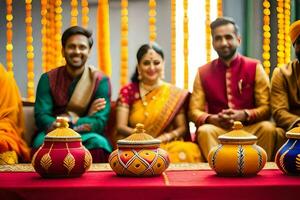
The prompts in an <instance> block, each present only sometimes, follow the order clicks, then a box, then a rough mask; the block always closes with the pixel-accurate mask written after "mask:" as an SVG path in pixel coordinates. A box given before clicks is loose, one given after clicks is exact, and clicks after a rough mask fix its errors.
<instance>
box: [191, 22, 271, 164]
mask: <svg viewBox="0 0 300 200" xmlns="http://www.w3.org/2000/svg"><path fill="white" fill-rule="evenodd" d="M210 27H211V31H212V45H213V47H214V49H215V51H216V52H217V53H218V55H219V58H218V59H215V60H213V61H211V62H209V63H207V64H205V65H203V66H201V67H199V70H198V73H197V75H196V78H195V81H194V89H193V93H192V96H191V100H190V105H189V118H190V120H191V121H193V122H194V123H195V124H196V127H197V133H196V135H197V142H198V144H199V146H200V149H201V151H202V153H203V156H204V157H205V158H206V159H207V155H208V153H209V151H210V149H211V148H212V147H214V146H216V145H217V144H218V136H219V135H222V134H224V133H226V132H228V131H230V130H231V128H232V125H233V122H234V121H241V122H242V123H243V125H244V130H245V131H247V132H250V133H252V134H254V135H256V136H257V138H258V142H257V143H258V145H260V146H261V147H263V148H264V149H265V150H266V152H267V154H268V158H269V160H270V159H271V158H272V153H273V149H274V143H275V140H276V128H275V126H274V125H273V124H272V123H271V122H269V121H268V120H269V118H270V83H269V78H268V76H267V74H266V73H265V71H264V69H263V67H262V65H261V64H260V62H259V61H258V60H254V59H251V58H247V57H245V56H242V55H240V54H239V53H238V52H237V48H238V46H239V45H240V43H241V38H240V35H239V33H238V27H237V25H236V24H235V22H234V21H233V20H232V19H230V18H226V17H223V18H218V19H216V20H215V21H213V22H212V23H211V25H210Z"/></svg>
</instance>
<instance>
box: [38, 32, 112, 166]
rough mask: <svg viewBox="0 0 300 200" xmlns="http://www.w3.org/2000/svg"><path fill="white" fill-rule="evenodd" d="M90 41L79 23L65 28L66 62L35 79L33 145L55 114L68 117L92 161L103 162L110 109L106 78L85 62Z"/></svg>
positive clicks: (41, 138) (108, 148) (50, 126)
mask: <svg viewBox="0 0 300 200" xmlns="http://www.w3.org/2000/svg"><path fill="white" fill-rule="evenodd" d="M92 45H93V39H92V33H91V32H90V31H88V30H86V29H84V28H82V27H79V26H73V27H70V28H68V29H67V30H66V31H65V32H64V33H63V35H62V55H63V56H64V58H65V61H66V65H65V66H61V67H58V68H56V69H53V70H51V71H49V72H47V73H44V74H43V75H42V76H41V78H40V80H39V83H38V87H37V93H36V102H35V108H34V112H35V121H36V126H37V128H38V130H39V131H38V134H37V135H36V137H35V138H34V141H33V148H38V147H39V146H41V145H42V144H43V142H44V138H45V135H46V134H47V133H48V132H49V131H51V130H53V129H54V128H55V127H56V117H58V116H64V117H67V118H68V119H69V123H70V127H71V128H73V129H74V130H75V131H77V132H78V133H80V134H81V137H82V141H83V145H84V146H85V147H86V148H87V149H89V150H90V152H91V154H92V156H93V160H94V162H106V161H107V155H108V154H109V153H110V152H111V150H112V147H111V145H110V143H109V141H108V139H107V138H106V137H105V135H104V129H105V126H106V123H107V120H108V117H109V112H110V94H111V88H110V81H109V79H108V77H106V76H105V75H104V74H102V73H101V72H100V71H98V70H96V69H95V68H93V67H92V66H88V65H86V61H87V59H88V57H89V54H90V50H91V48H92Z"/></svg>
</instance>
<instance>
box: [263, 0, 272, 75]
mask: <svg viewBox="0 0 300 200" xmlns="http://www.w3.org/2000/svg"><path fill="white" fill-rule="evenodd" d="M263 8H264V10H263V14H264V16H263V54H262V57H263V66H264V69H265V71H266V73H267V74H268V75H269V74H270V67H271V63H270V41H271V40H270V38H271V27H270V14H271V11H270V2H269V0H264V1H263Z"/></svg>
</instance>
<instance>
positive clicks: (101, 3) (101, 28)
mask: <svg viewBox="0 0 300 200" xmlns="http://www.w3.org/2000/svg"><path fill="white" fill-rule="evenodd" d="M97 44H98V45H97V46H98V48H97V51H98V65H99V68H100V69H101V70H102V71H103V72H104V73H105V74H106V75H108V76H111V56H110V32H109V5H108V0H98V10H97Z"/></svg>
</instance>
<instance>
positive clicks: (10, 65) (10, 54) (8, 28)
mask: <svg viewBox="0 0 300 200" xmlns="http://www.w3.org/2000/svg"><path fill="white" fill-rule="evenodd" d="M12 20H13V14H12V0H6V21H7V22H6V38H7V42H6V66H7V71H8V72H9V73H11V74H12V75H14V72H13V67H14V63H13V52H12V51H13V48H14V47H13V44H12V38H13V30H12V27H13V24H12Z"/></svg>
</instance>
